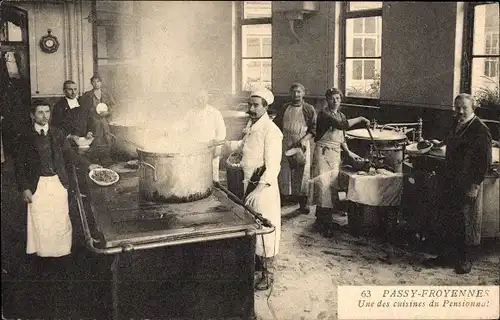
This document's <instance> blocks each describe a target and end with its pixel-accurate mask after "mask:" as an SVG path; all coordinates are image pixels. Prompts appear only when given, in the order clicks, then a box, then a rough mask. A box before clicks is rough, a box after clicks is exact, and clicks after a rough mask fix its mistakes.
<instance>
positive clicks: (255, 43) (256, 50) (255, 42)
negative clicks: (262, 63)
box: [246, 37, 261, 57]
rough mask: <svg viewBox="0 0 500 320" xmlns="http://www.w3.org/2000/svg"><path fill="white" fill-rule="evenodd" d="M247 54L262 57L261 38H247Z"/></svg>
mask: <svg viewBox="0 0 500 320" xmlns="http://www.w3.org/2000/svg"><path fill="white" fill-rule="evenodd" d="M246 42H247V45H246V55H248V56H250V57H260V47H261V46H260V38H253V37H248V38H247V41H246Z"/></svg>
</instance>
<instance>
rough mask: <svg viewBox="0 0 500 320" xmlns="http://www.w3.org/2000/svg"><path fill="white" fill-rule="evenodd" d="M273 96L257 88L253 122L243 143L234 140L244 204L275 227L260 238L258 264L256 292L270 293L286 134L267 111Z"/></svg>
mask: <svg viewBox="0 0 500 320" xmlns="http://www.w3.org/2000/svg"><path fill="white" fill-rule="evenodd" d="M273 102H274V95H273V94H272V92H271V91H269V90H268V89H266V88H262V89H258V90H255V91H253V92H252V93H251V94H250V98H249V99H248V114H249V115H250V120H249V121H248V124H247V126H246V128H245V129H244V132H245V136H244V137H243V139H242V140H240V141H231V142H230V143H229V147H230V149H231V150H232V151H235V150H240V151H241V152H242V159H241V162H240V163H241V166H242V169H243V176H244V177H243V179H244V180H243V188H244V194H245V196H244V201H245V203H246V205H248V206H250V207H251V208H253V209H254V210H255V211H256V212H258V213H260V214H262V215H263V217H264V218H267V219H268V220H270V221H271V223H272V224H273V225H274V227H275V231H273V232H272V233H270V234H266V235H262V236H257V243H256V255H257V256H256V265H257V268H258V269H260V268H259V267H262V268H263V271H262V272H260V275H261V277H258V279H257V280H256V283H255V288H256V289H257V290H267V289H268V288H269V286H270V284H271V283H272V282H273V280H274V269H275V268H274V261H273V258H274V257H275V256H276V255H277V254H278V251H279V243H280V236H281V205H280V192H279V188H278V173H279V171H280V163H281V150H282V148H281V145H282V140H283V134H282V133H281V131H280V129H279V128H278V127H277V126H276V124H274V123H273V122H272V121H271V119H270V118H269V115H268V114H267V109H268V107H269V105H270V104H272V103H273Z"/></svg>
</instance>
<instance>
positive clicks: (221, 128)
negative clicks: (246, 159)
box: [192, 89, 226, 181]
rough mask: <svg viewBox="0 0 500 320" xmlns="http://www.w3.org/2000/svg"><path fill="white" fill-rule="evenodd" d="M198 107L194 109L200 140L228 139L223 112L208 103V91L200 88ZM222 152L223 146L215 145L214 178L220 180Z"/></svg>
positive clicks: (197, 100)
mask: <svg viewBox="0 0 500 320" xmlns="http://www.w3.org/2000/svg"><path fill="white" fill-rule="evenodd" d="M196 107H197V108H195V109H194V110H193V113H194V117H192V119H196V123H193V125H195V126H196V128H197V129H198V131H197V134H198V135H199V136H198V141H201V142H207V143H208V142H211V141H214V140H217V141H223V140H224V139H226V124H225V123H224V118H223V117H222V113H221V112H220V111H219V110H217V109H216V108H214V107H212V106H211V105H209V104H208V91H207V90H204V89H202V90H200V92H199V94H198V96H197V99H196ZM221 152H222V146H218V147H215V154H214V159H213V179H214V181H219V162H220V155H221Z"/></svg>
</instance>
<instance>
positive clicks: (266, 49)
mask: <svg viewBox="0 0 500 320" xmlns="http://www.w3.org/2000/svg"><path fill="white" fill-rule="evenodd" d="M241 29H242V30H241V32H242V41H243V43H242V55H243V57H244V58H247V57H248V58H257V57H270V56H271V30H272V28H271V25H270V24H257V25H244V26H242V27H241ZM256 39H258V48H255V46H256V45H257V42H256V41H257V40H256ZM264 39H265V40H264Z"/></svg>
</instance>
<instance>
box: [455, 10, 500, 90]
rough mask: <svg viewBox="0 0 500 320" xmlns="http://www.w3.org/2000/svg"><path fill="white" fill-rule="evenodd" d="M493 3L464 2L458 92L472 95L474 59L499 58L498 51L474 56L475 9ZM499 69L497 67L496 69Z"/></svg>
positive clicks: (499, 53)
mask: <svg viewBox="0 0 500 320" xmlns="http://www.w3.org/2000/svg"><path fill="white" fill-rule="evenodd" d="M495 3H496V2H494V1H478V2H466V3H465V8H464V28H463V53H462V71H461V77H460V78H461V79H460V92H465V93H469V94H472V69H473V68H472V65H473V62H474V59H481V58H483V59H487V58H499V59H500V50H499V52H498V53H497V54H481V55H474V18H475V9H476V6H478V5H485V4H495ZM499 41H500V40H499ZM499 67H500V63H499V65H497V68H499Z"/></svg>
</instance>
